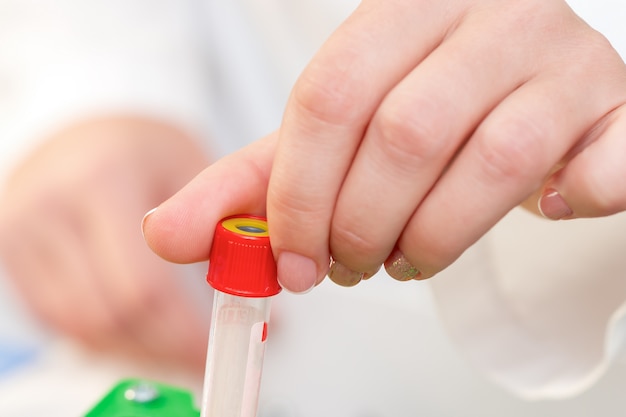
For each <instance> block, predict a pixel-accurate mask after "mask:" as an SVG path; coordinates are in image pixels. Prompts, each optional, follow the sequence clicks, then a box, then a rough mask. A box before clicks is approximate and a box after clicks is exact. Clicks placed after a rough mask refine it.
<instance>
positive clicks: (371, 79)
mask: <svg viewBox="0 0 626 417" xmlns="http://www.w3.org/2000/svg"><path fill="white" fill-rule="evenodd" d="M448 18H449V16H448V15H447V14H446V13H445V11H444V10H442V9H441V8H439V7H434V6H432V4H431V3H428V2H422V3H416V4H415V7H414V8H413V9H412V10H411V13H410V15H409V13H406V7H402V2H363V3H362V4H361V6H360V7H359V8H358V9H357V10H356V12H355V13H354V14H353V15H352V16H351V17H350V18H349V19H348V20H347V21H346V22H345V23H344V24H343V25H342V26H341V27H340V28H339V29H338V31H337V32H336V33H335V34H334V35H333V36H332V37H331V38H330V39H329V41H328V42H327V43H326V44H325V45H324V46H323V47H322V49H321V50H320V51H319V53H318V54H317V56H316V57H315V58H314V59H313V61H312V62H311V64H310V65H309V66H308V67H307V68H306V70H305V71H304V73H303V74H302V75H301V77H300V79H299V80H298V82H297V83H296V85H295V87H294V89H293V91H292V95H291V97H290V100H289V103H288V105H287V109H286V111H285V116H284V119H283V123H282V126H281V129H280V143H279V147H278V149H277V152H276V159H275V164H274V168H273V171H272V177H271V181H270V186H269V191H268V201H267V215H268V223H269V226H270V228H271V231H272V245H273V248H274V250H275V253H276V255H277V257H278V278H279V281H280V282H281V283H282V285H283V286H284V287H285V288H287V289H289V290H292V291H296V292H302V291H305V290H307V289H309V288H311V287H312V286H313V285H315V283H316V282H319V281H320V280H321V279H322V278H323V276H324V275H325V274H326V272H327V270H328V261H329V252H328V239H329V230H330V223H331V219H332V213H333V208H334V206H335V200H336V198H337V195H338V193H339V190H340V187H341V184H342V183H343V180H344V177H345V174H346V173H347V171H348V168H349V166H350V163H351V162H352V159H353V157H354V154H355V152H356V150H357V148H358V146H359V144H360V141H361V138H362V136H363V133H364V131H365V128H366V126H367V124H368V122H369V120H370V117H371V115H372V114H373V113H374V111H375V110H376V108H377V106H378V104H379V103H380V102H381V100H382V99H383V97H384V96H385V94H386V93H387V92H388V91H389V89H390V88H391V87H392V86H393V85H395V84H396V83H397V82H398V81H399V80H401V79H402V78H403V77H404V76H405V75H406V74H407V73H408V72H410V70H411V69H412V68H413V67H415V65H417V64H418V63H419V62H420V61H421V60H422V59H423V57H424V56H426V55H427V54H428V53H429V52H430V51H431V50H432V49H433V48H434V47H435V46H436V45H437V44H438V43H439V42H440V41H441V39H442V38H443V37H444V36H445V33H443V31H442V28H446V27H447V19H448ZM303 237H306V239H304V238H303Z"/></svg>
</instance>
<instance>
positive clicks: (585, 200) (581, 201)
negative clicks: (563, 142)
mask: <svg viewBox="0 0 626 417" xmlns="http://www.w3.org/2000/svg"><path fill="white" fill-rule="evenodd" d="M592 135H593V136H596V138H595V140H594V141H593V142H591V143H590V144H589V145H588V146H587V147H585V148H584V149H583V150H582V151H581V152H579V153H578V154H576V155H575V156H574V157H573V158H572V159H571V160H570V161H569V162H568V163H567V165H565V167H563V168H562V169H561V170H559V171H558V172H556V173H555V174H554V175H553V176H552V177H551V178H550V179H549V180H548V181H547V182H546V185H545V188H544V189H543V192H542V194H541V197H540V198H539V202H538V207H539V210H540V211H541V214H543V215H544V216H545V217H547V218H549V219H552V220H560V219H572V218H581V217H601V216H609V215H611V214H615V213H618V212H620V211H624V210H626V163H625V156H626V107H625V106H622V107H620V108H618V109H617V110H615V111H614V112H613V113H612V114H610V115H609V116H607V118H606V119H605V120H604V121H603V123H602V125H601V126H599V127H598V129H597V130H596V131H595V132H592Z"/></svg>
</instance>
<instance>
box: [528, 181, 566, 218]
mask: <svg viewBox="0 0 626 417" xmlns="http://www.w3.org/2000/svg"><path fill="white" fill-rule="evenodd" d="M537 206H538V208H539V212H540V213H541V215H542V216H543V217H545V218H548V219H551V220H561V219H563V218H565V217H568V216H571V215H572V214H574V212H573V211H572V209H571V208H570V207H569V206H568V205H567V203H566V202H565V200H564V199H563V197H561V194H559V192H558V191H557V190H555V189H554V188H548V189H547V190H545V191H544V193H543V194H542V195H541V197H540V198H539V201H538V203H537Z"/></svg>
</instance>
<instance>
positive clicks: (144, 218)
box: [141, 207, 158, 239]
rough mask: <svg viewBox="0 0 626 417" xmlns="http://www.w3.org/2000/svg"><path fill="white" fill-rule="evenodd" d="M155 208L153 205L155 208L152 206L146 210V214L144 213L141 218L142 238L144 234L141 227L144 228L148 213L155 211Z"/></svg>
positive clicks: (144, 236)
mask: <svg viewBox="0 0 626 417" xmlns="http://www.w3.org/2000/svg"><path fill="white" fill-rule="evenodd" d="M157 208H158V207H155V208H153V209H151V210H148V212H147V213H146V214H144V215H143V218H142V219H141V235H142V236H143V238H144V239H145V238H146V235H145V233H144V231H143V229H144V227H145V225H146V220H147V219H148V217H150V215H151V214H152V213H154V212H155V211H156V209H157Z"/></svg>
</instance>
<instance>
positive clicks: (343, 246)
mask: <svg viewBox="0 0 626 417" xmlns="http://www.w3.org/2000/svg"><path fill="white" fill-rule="evenodd" d="M365 232H366V230H365V229H359V228H354V227H346V226H340V227H338V226H333V228H332V231H331V251H332V253H333V254H334V255H339V254H341V255H343V256H342V259H343V258H348V256H345V254H348V253H349V258H350V259H353V260H365V261H366V262H364V263H368V264H369V263H370V260H371V259H372V258H373V257H374V256H375V255H376V254H377V252H378V251H379V250H380V248H379V244H378V242H377V241H376V240H375V239H373V238H372V236H370V235H368V234H367V233H365ZM360 269H362V268H360Z"/></svg>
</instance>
